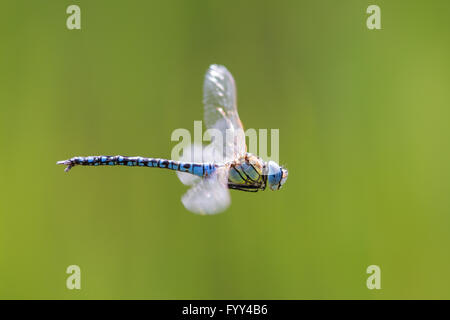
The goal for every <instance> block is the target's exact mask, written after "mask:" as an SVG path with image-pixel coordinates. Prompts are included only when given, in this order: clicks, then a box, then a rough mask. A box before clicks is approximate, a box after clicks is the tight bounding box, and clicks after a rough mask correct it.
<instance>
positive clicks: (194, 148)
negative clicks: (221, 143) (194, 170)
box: [177, 143, 217, 186]
mask: <svg viewBox="0 0 450 320" xmlns="http://www.w3.org/2000/svg"><path fill="white" fill-rule="evenodd" d="M182 152H183V153H182V155H181V156H180V159H179V161H181V162H196V163H213V162H214V159H216V158H217V155H216V153H217V150H216V149H215V148H211V146H210V145H208V146H204V145H202V144H198V143H193V144H190V145H189V146H187V147H184V148H183V150H182ZM177 176H178V178H179V179H180V181H181V182H182V183H183V184H185V185H188V186H190V185H193V184H196V183H198V182H199V181H200V180H201V178H200V177H198V176H195V175H193V174H190V173H187V172H181V171H177Z"/></svg>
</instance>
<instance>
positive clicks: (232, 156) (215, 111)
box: [57, 65, 288, 214]
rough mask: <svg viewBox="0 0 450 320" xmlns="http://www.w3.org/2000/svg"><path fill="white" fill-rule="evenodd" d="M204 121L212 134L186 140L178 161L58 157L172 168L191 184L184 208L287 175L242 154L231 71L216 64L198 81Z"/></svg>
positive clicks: (277, 183)
mask: <svg viewBox="0 0 450 320" xmlns="http://www.w3.org/2000/svg"><path fill="white" fill-rule="evenodd" d="M203 103H204V122H205V124H206V127H207V128H208V129H211V130H212V131H213V132H215V133H216V134H214V135H213V137H212V138H211V143H210V144H209V145H206V146H203V145H198V144H192V145H190V147H187V148H185V149H184V150H183V154H182V156H181V157H180V159H179V160H167V159H159V158H145V157H127V156H120V155H117V156H89V157H73V158H71V159H68V160H63V161H58V162H57V164H60V165H66V166H67V168H66V169H65V171H66V172H67V171H69V170H70V169H71V168H72V167H74V166H77V165H82V166H101V165H108V166H116V165H121V166H139V167H152V168H165V169H169V170H174V171H177V174H178V177H179V179H180V180H181V182H183V183H184V184H187V185H190V186H191V188H190V189H189V190H188V191H187V192H186V193H185V194H184V195H183V197H182V199H181V201H182V203H183V205H184V206H185V207H186V208H187V209H188V210H190V211H192V212H194V213H199V214H215V213H218V212H221V211H223V210H225V209H226V208H227V207H228V206H229V204H230V202H231V200H230V194H229V189H233V190H241V191H249V192H257V191H259V190H265V189H266V188H267V187H269V189H271V190H279V189H281V187H282V186H283V184H284V183H285V182H286V180H287V177H288V171H287V169H285V168H283V167H281V166H279V165H278V164H277V163H275V162H273V161H268V162H266V161H264V160H263V159H261V158H259V157H257V156H255V155H253V154H250V153H247V146H246V143H245V134H244V129H243V126H242V123H241V120H240V119H239V115H238V111H237V104H236V86H235V82H234V79H233V76H232V75H231V73H230V72H229V71H228V70H227V69H226V68H225V67H224V66H221V65H211V66H210V67H209V69H208V71H207V72H206V75H205V80H204V84H203Z"/></svg>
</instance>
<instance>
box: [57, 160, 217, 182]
mask: <svg viewBox="0 0 450 320" xmlns="http://www.w3.org/2000/svg"><path fill="white" fill-rule="evenodd" d="M58 164H64V165H67V166H68V169H70V168H71V167H74V166H77V165H81V166H129V167H135V166H138V167H151V168H162V169H169V170H175V171H181V172H188V173H191V174H194V175H196V176H199V177H205V176H208V175H211V174H212V173H213V172H214V171H215V170H216V165H214V164H209V163H193V162H180V161H174V160H167V159H159V158H144V157H125V156H90V157H73V158H71V159H69V160H64V161H58Z"/></svg>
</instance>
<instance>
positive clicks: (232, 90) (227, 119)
mask: <svg viewBox="0 0 450 320" xmlns="http://www.w3.org/2000/svg"><path fill="white" fill-rule="evenodd" d="M203 104H204V107H205V110H204V113H205V114H204V120H205V124H206V127H207V128H208V129H216V130H215V131H216V133H218V134H220V135H221V137H217V136H216V135H215V134H213V136H212V137H211V143H212V144H213V145H214V147H215V148H216V149H217V150H219V152H220V154H221V155H222V157H223V158H222V159H220V160H222V161H229V160H234V159H237V158H239V157H241V156H243V155H245V152H246V150H247V147H246V145H245V134H244V129H243V126H242V123H241V120H240V119H239V114H238V111H237V104H236V86H235V83H234V79H233V76H232V75H231V73H230V72H229V71H228V70H227V68H225V67H224V66H220V65H216V64H213V65H211V66H210V67H209V69H208V71H207V72H206V75H205V82H204V84H203ZM217 160H219V159H216V161H217Z"/></svg>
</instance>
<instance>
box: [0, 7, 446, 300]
mask: <svg viewBox="0 0 450 320" xmlns="http://www.w3.org/2000/svg"><path fill="white" fill-rule="evenodd" d="M71 4H77V5H79V6H80V8H81V26H82V29H81V30H72V31H70V30H67V28H66V19H67V17H68V15H67V14H66V8H67V7H68V6H69V5H71ZM370 4H377V5H379V6H380V7H381V23H382V30H368V29H367V28H366V19H367V17H368V14H366V8H367V7H368V5H370ZM449 12H450V2H449V1H447V0H442V1H437V0H436V1H425V0H423V1H406V0H403V1H400V0H398V1H380V0H377V1H361V0H353V1H334V0H328V1H325V0H323V1H313V0H309V1H298V0H297V1H273V0H272V1H261V0H258V1H234V0H233V1H166V2H162V1H143V0H142V1H106V0H96V1H87V0H83V1H81V0H64V1H61V0H46V1H45V0H41V1H24V0H21V1H18V0H14V1H13V0H5V1H2V5H1V13H0V36H1V44H0V46H1V50H0V146H1V157H0V181H1V184H0V298H9V299H15V298H31V299H38V298H43V299H50V298H61V299H81V298H87V299H100V298H105V299H110V298H111V299H119V298H126V299H241V298H242V299H243V298H249V299H306V298H308V299H349V298H356V299H393V298H412V299H416V298H426V299H428V298H447V299H448V298H450V289H449V284H450V276H449V274H448V271H449V269H450V250H449V245H450V233H449V225H450V215H449V214H450V199H449V191H450V190H449V189H450V188H449V187H450V182H449V181H450V170H449V163H450V162H449V160H450V157H449V155H450V152H449V137H450V128H449V120H450V111H449V107H450V90H449V86H450V73H449V70H450V65H449V57H450V44H449V41H448V37H449V31H450V20H449ZM211 63H220V64H224V65H225V66H227V67H228V68H229V70H230V71H231V72H232V73H233V75H234V77H235V79H236V82H237V87H238V103H239V113H240V116H241V119H242V121H243V123H244V125H245V127H246V128H256V129H258V128H279V129H280V162H281V164H283V165H286V166H287V168H288V169H289V179H288V181H287V183H286V185H285V187H284V188H283V190H281V191H279V192H271V191H265V192H260V193H257V194H249V193H245V192H232V205H231V207H230V208H229V210H227V211H226V212H224V213H222V214H219V215H215V216H206V217H205V216H198V215H194V214H192V213H190V212H188V211H186V210H185V209H184V207H183V205H182V204H181V201H180V197H181V195H182V194H183V193H184V192H185V191H186V189H187V188H186V187H185V186H184V185H182V184H181V183H180V182H179V181H178V179H177V177H176V175H175V174H173V173H172V172H168V171H165V170H150V169H148V170H147V169H144V168H120V167H115V168H108V167H102V168H95V169H94V168H75V169H74V170H73V171H71V172H70V173H69V174H66V173H64V172H63V168H62V167H59V166H56V165H55V162H56V161H57V160H62V159H67V158H69V157H72V156H76V155H80V156H81V155H84V156H87V155H98V154H113V155H115V154H123V155H142V156H154V157H169V156H170V152H171V149H172V148H173V146H174V145H175V144H176V143H175V142H171V141H170V135H171V133H172V131H173V130H174V129H176V128H187V129H190V130H192V129H193V120H201V119H202V110H203V107H202V104H201V100H202V83H203V76H204V73H205V71H206V69H207V68H208V66H209V65H210V64H211ZM71 264H76V265H79V266H80V267H81V277H82V279H81V281H82V283H81V286H82V289H81V290H72V291H71V290H68V289H67V288H66V278H67V276H68V275H67V274H66V273H65V271H66V268H67V266H69V265H71ZM372 264H375V265H379V266H380V267H381V287H382V289H381V290H368V289H367V287H366V279H367V277H368V275H367V274H366V268H367V266H369V265H372Z"/></svg>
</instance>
